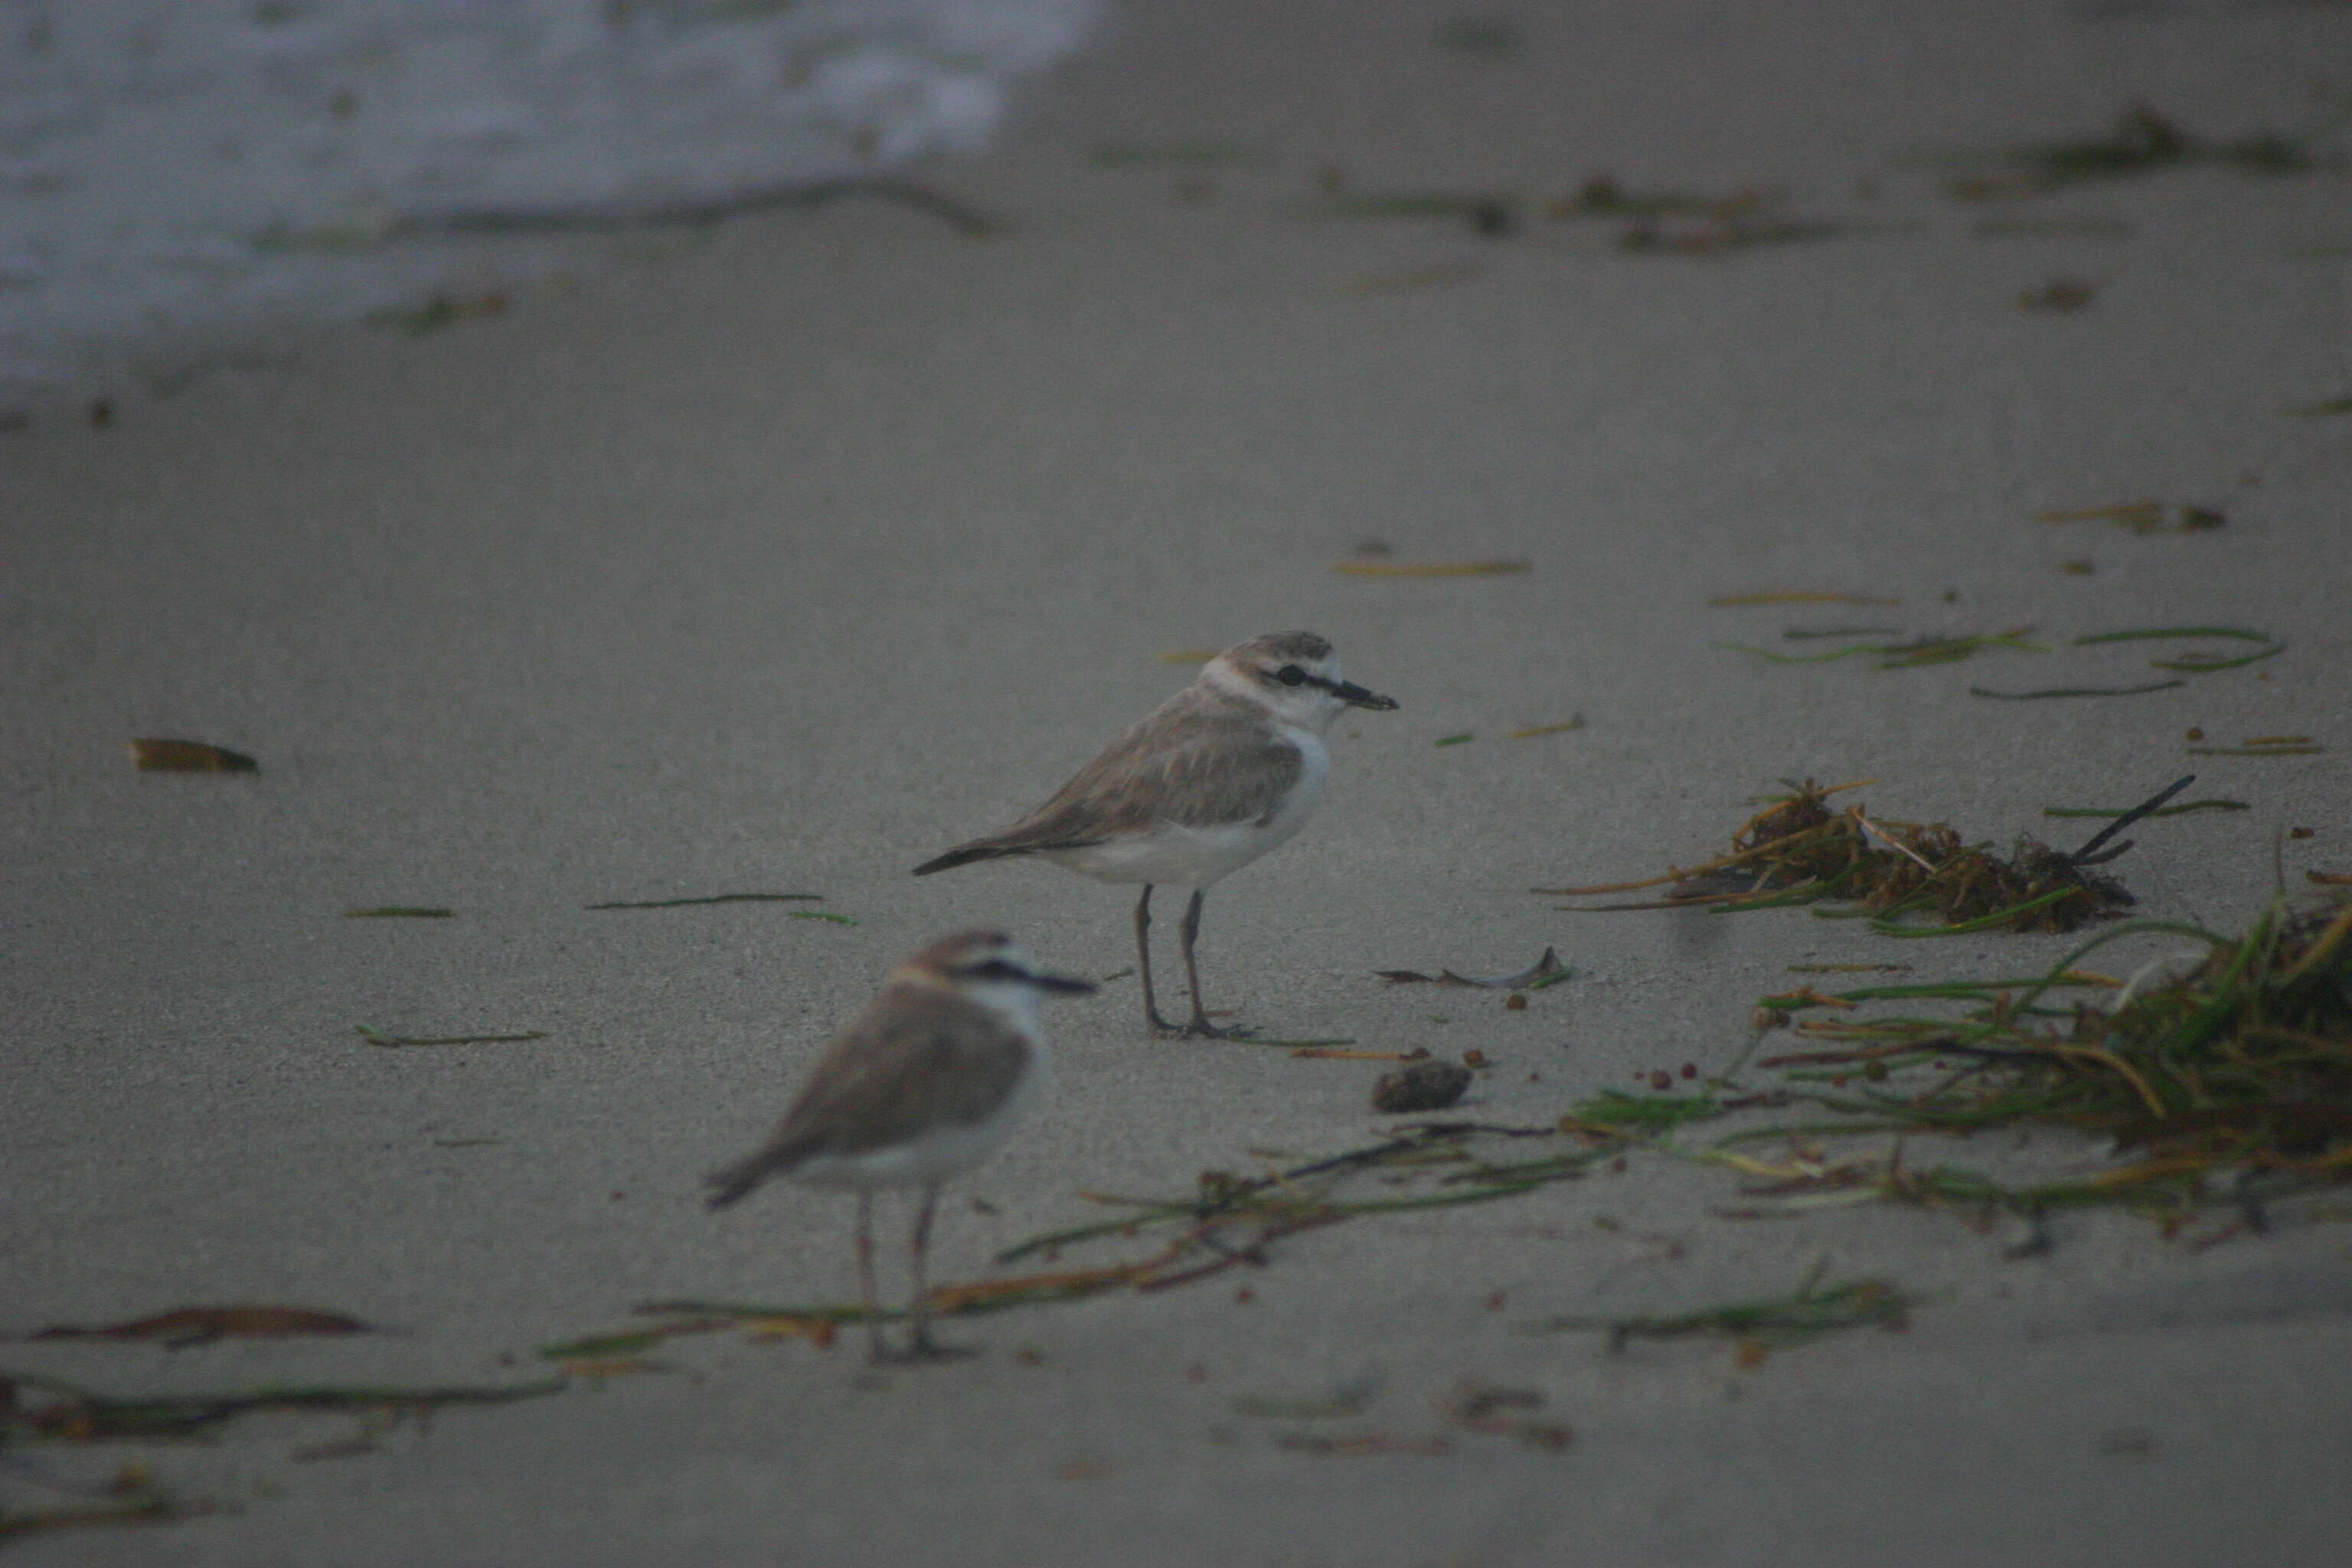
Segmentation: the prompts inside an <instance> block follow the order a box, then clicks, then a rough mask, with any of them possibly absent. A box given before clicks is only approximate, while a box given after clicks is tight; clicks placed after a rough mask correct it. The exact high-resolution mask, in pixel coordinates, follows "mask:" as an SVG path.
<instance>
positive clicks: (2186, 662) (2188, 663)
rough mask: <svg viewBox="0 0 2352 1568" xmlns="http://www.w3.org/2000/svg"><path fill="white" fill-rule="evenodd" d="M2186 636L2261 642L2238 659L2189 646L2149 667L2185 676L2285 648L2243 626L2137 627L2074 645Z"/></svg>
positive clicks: (2228, 666) (2101, 634)
mask: <svg viewBox="0 0 2352 1568" xmlns="http://www.w3.org/2000/svg"><path fill="white" fill-rule="evenodd" d="M2187 637H2211V638H2218V639H2222V640H2227V641H2234V642H2254V643H2261V644H2263V645H2264V646H2263V647H2261V648H2259V649H2257V650H2256V651H2254V652H2252V653H2250V654H2246V655H2244V656H2243V657H2242V658H2229V657H2227V656H2226V655H2223V654H2219V653H2208V652H2205V651H2203V650H2202V649H2195V648H2192V649H2190V650H2189V652H2187V653H2184V654H2180V655H2179V656H2177V657H2175V658H2152V659H2149V660H2148V661H2147V662H2148V667H2149V668H2152V669H2170V670H2177V671H2180V672H2183V673H2186V674H2189V675H2208V674H2210V673H2212V672H2213V671H2214V670H2217V669H2237V668H2242V666H2245V665H2249V664H2254V663H2257V662H2259V661H2261V660H2263V659H2265V658H2272V657H2273V656H2274V655H2277V654H2281V653H2284V652H2285V651H2286V644H2284V643H2283V642H2281V641H2279V640H2278V638H2276V637H2273V636H2271V634H2270V633H2268V632H2258V631H2252V630H2250V629H2248V628H2247V627H2244V626H2141V627H2136V628H2134V629H2132V630H2130V631H2120V632H2095V633H2092V634H2091V635H2089V636H2087V637H2076V638H2075V639H2074V647H2095V646H2096V645H2099V644H2102V643H2119V642H2151V641H2163V640H2166V639H2178V638H2187Z"/></svg>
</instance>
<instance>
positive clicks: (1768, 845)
mask: <svg viewBox="0 0 2352 1568" xmlns="http://www.w3.org/2000/svg"><path fill="white" fill-rule="evenodd" d="M1853 787H1855V786H1853V785H1852V784H1840V785H1836V786H1833V787H1827V788H1825V787H1823V786H1822V785H1821V784H1816V783H1814V782H1813V781H1812V780H1811V779H1808V780H1806V781H1805V782H1804V783H1803V784H1790V786H1789V788H1790V793H1789V794H1788V795H1779V796H1774V797H1772V799H1771V801H1770V803H1769V805H1767V806H1766V808H1765V809H1764V810H1762V811H1759V812H1758V813H1756V814H1755V815H1754V816H1750V817H1749V818H1748V820H1747V821H1746V822H1744V823H1742V824H1740V826H1739V827H1738V830H1737V831H1735V832H1734V833H1733V834H1732V836H1731V852H1730V853H1729V854H1727V855H1723V856H1718V857H1717V858H1715V859H1712V860H1709V861H1706V863H1704V864H1702V865H1699V866H1696V867H1691V868H1672V867H1670V868H1668V869H1667V871H1666V873H1665V874H1664V876H1660V877H1653V878H1649V879H1644V880H1642V881H1636V882H1613V883H1607V884H1602V885H1600V886H1592V887H1579V888H1538V889H1534V890H1535V891H1536V892H1538V893H1549V894H1559V895H1565V896H1568V897H1585V896H1589V895H1592V894H1598V893H1617V892H1627V891H1631V890H1633V889H1640V888H1654V887H1661V886H1663V887H1666V888H1667V889H1669V890H1668V892H1667V894H1666V896H1665V898H1664V899H1663V900H1658V901H1654V902H1645V903H1636V904H1604V905H1597V906H1594V905H1568V906H1563V907H1565V908H1571V909H1579V908H1581V909H1596V908H1597V909H1601V910H1612V911H1613V910H1649V909H1675V908H1681V907H1684V906H1685V905H1706V906H1711V907H1712V908H1714V909H1716V910H1725V911H1732V910H1755V909H1773V908H1779V907H1780V906H1782V905H1788V904H1804V903H1815V902H1820V901H1823V900H1837V901H1840V902H1843V903H1844V904H1846V905H1848V906H1849V907H1847V908H1844V909H1822V910H1815V911H1814V912H1815V913H1817V914H1821V915H1825V916H1838V915H1854V916H1864V917H1868V918H1869V919H1870V921H1871V925H1872V929H1874V930H1875V931H1879V932H1881V933H1883V934H1885V935H1888V936H1940V935H1948V934H1952V933H1956V932H1960V931H1990V930H2008V931H2074V930H2075V929H2077V928H2078V927H2081V926H2083V925H2084V924H2087V923H2088V922H2090V921H2095V920H2100V919H2104V918H2107V917H2109V916H2112V915H2113V914H2115V913H2116V911H2118V910H2123V909H2126V908H2128V907H2130V905H2131V904H2132V903H2133V902H2134V900H2133V898H2132V895H2131V894H2130V893H2129V892H2128V891H2126V889H2125V888H2124V887H2123V885H2122V884H2121V883H2120V882H2117V881H2116V880H2115V879H2113V878H2111V877H2107V876H2105V875H2103V874H2101V873H2099V872H2097V871H2095V870H2093V869H2092V866H2093V865H2095V864H2096V863H2098V862H2097V861H2094V860H2092V859H2090V858H2086V854H2087V851H2089V850H2090V849H2091V848H2093V847H2095V844H2096V843H2097V842H2098V841H2097V840H2095V841H2094V844H2093V845H2085V846H2084V848H2083V849H2081V850H2076V851H2074V853H2072V854H2068V853H2066V852H2064V851H2063V850H2059V849H2053V848H2052V847H2050V846H2049V845H2047V844H2044V843H2042V842H2041V841H2040V840H2039V839H2036V838H2032V837H2027V836H2024V835H2021V836H2020V837H2018V839H2017V840H2016V842H2015V843H2014V844H2013V845H2012V846H2011V848H2010V851H2009V853H2008V854H2006V855H2003V854H2000V852H1998V851H1997V850H1995V849H1994V847H1992V846H1991V845H1990V843H1970V842H1968V841H1967V840H1965V839H1963V838H1962V837H1960V836H1959V834H1958V833H1957V832H1956V831H1954V830H1953V829H1952V828H1951V827H1950V826H1948V825H1946V824H1944V823H1940V822H1938V823H1927V824H1921V823H1916V822H1895V821H1888V820H1882V819H1879V818H1875V817H1873V816H1871V815H1870V814H1869V812H1868V811H1867V810H1866V809H1865V808H1864V807H1863V806H1860V805H1851V806H1847V807H1845V808H1844V809H1843V810H1837V809H1834V808H1832V806H1831V805H1829V804H1828V797H1829V796H1831V795H1835V794H1837V793H1838V792H1839V791H1840V790H1844V789H1852V788H1853ZM2105 837H2106V836H2105V835H2102V836H2101V838H2102V839H2104V838H2105ZM2105 858H2112V856H2111V855H2110V856H2106V857H2101V859H2105ZM1915 915H1932V916H1933V917H1934V923H1924V924H1923V923H1919V922H1917V921H1912V920H1909V919H1907V918H1906V917H1910V916H1915Z"/></svg>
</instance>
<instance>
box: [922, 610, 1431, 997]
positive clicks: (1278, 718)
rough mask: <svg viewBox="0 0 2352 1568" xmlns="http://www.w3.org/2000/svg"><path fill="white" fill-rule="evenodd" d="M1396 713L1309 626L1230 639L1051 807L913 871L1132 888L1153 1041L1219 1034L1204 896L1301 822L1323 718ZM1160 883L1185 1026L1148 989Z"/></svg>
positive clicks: (1321, 753)
mask: <svg viewBox="0 0 2352 1568" xmlns="http://www.w3.org/2000/svg"><path fill="white" fill-rule="evenodd" d="M1395 706H1396V702H1395V701H1394V700H1393V699H1391V698H1387V697H1382V696H1381V695H1380V694H1379V693H1377V692H1372V691H1367V690H1365V689H1363V688H1362V687H1360V686H1358V685H1356V684H1355V683H1354V682H1353V681H1349V680H1343V679H1340V677H1339V659H1338V658H1337V657H1336V656H1335V655H1334V654H1333V653H1332V651H1331V645H1330V644H1329V643H1328V642H1326V641H1325V640H1324V639H1323V638H1321V637H1317V636H1316V635H1315V634H1314V633H1312V632H1268V633H1266V634H1265V636H1264V637H1252V638H1250V639H1249V640H1248V641H1247V642H1242V643H1235V644H1234V646H1233V647H1229V648H1227V649H1225V651H1224V652H1223V653H1221V654H1219V655H1218V656H1217V657H1216V658H1213V659H1211V660H1210V661H1209V662H1208V664H1207V665H1206V666H1205V667H1204V668H1202V671H1201V675H1200V679H1197V680H1195V681H1193V683H1192V685H1190V686H1188V687H1186V688H1185V689H1183V690H1181V691H1180V692H1178V693H1177V694H1176V695H1175V696H1173V697H1171V698H1170V699H1169V700H1167V701H1165V702H1163V703H1161V704H1160V706H1159V707H1158V708H1157V709H1155V710H1152V712H1151V713H1150V715H1149V716H1148V717H1146V718H1145V719H1144V720H1143V721H1142V722H1140V723H1139V724H1137V725H1136V726H1135V727H1134V728H1132V729H1130V730H1129V731H1128V732H1127V733H1126V734H1124V735H1121V736H1120V737H1119V738H1118V740H1116V741H1114V742H1111V743H1110V746H1109V748H1108V750H1106V751H1105V752H1103V753H1102V754H1101V755H1100V756H1098V757H1097V758H1096V759H1095V760H1094V761H1093V762H1090V763H1087V765H1086V766H1085V767H1083V768H1080V769H1079V770H1078V772H1077V775H1076V777H1075V778H1073V779H1071V780H1070V782H1069V783H1067V784H1064V785H1063V786H1062V787H1061V788H1060V789H1058V790H1056V791H1055V793H1054V796H1053V798H1052V799H1051V800H1048V801H1047V802H1045V805H1041V806H1039V807H1038V808H1037V809H1036V810H1034V811H1033V812H1031V813H1030V814H1029V815H1028V816H1024V817H1023V818H1022V819H1021V820H1020V821H1018V822H1016V823H1014V824H1013V826H1010V827H1008V828H1006V829H1005V830H1004V831H1003V832H1002V833H992V834H990V835H988V836H987V837H984V838H975V839H972V840H971V842H970V843H968V844H959V845H957V846H956V847H954V848H952V849H950V850H949V851H948V852H947V853H946V854H944V855H941V856H939V857H937V858H933V859H929V860H926V861H924V862H923V863H922V864H921V865H919V866H918V867H916V868H915V875H916V876H918V877H928V876H929V875H930V874H931V873H932V872H934V871H944V870H946V869H948V868H950V867H951V866H966V865H970V864H971V862H972V861H975V860H1002V859H1007V858H1013V857H1016V856H1030V855H1034V856H1035V857H1037V858H1040V859H1042V860H1048V861H1051V862H1052V863H1053V864H1055V865H1056V866H1065V867H1067V868H1069V869H1071V870H1073V871H1081V872H1084V873H1085V874H1086V875H1087V876H1089V877H1092V878H1094V879H1097V881H1104V882H1140V883H1142V884H1143V895H1142V897H1141V898H1139V899H1138V900H1136V903H1135V955H1136V963H1137V966H1138V968H1139V970H1140V971H1141V973H1142V975H1143V1016H1144V1018H1145V1020H1146V1021H1147V1022H1148V1023H1149V1025H1150V1028H1151V1030H1152V1032H1153V1033H1154V1034H1156V1035H1162V1036H1167V1035H1186V1036H1193V1035H1205V1036H1210V1037H1225V1036H1226V1035H1227V1033H1228V1031H1225V1030H1223V1029H1219V1028H1216V1027H1215V1026H1213V1025H1211V1024H1210V1022H1209V1015H1208V1013H1207V1011H1206V1010H1205V1009H1204V1008H1203V1007H1202V1005H1201V972H1200V968H1199V966H1198V964H1197V963H1195V961H1194V959H1193V953H1192V949H1193V944H1194V942H1196V941H1197V940H1198V939H1199V937H1200V934H1201V901H1202V897H1203V895H1205V894H1206V893H1207V891H1208V889H1209V888H1210V886H1211V885H1212V884H1213V883H1215V882H1216V881H1217V880H1218V879H1220V878H1223V877H1225V876H1227V875H1229V874H1230V873H1232V872H1234V871H1237V870H1239V869H1241V868H1243V867H1244V866H1246V865H1248V864H1249V863H1250V862H1251V861H1253V860H1255V859H1256V858H1258V857H1259V856H1261V855H1263V854H1265V852H1266V851H1267V850H1269V849H1272V848H1273V847H1275V846H1276V845H1277V844H1280V843H1281V842H1282V841H1283V840H1285V839H1286V838H1288V837H1290V836H1291V835H1292V834H1294V833H1296V832H1297V831H1298V830H1299V828H1300V827H1301V826H1304V825H1305V823H1306V821H1307V813H1308V812H1309V811H1310V810H1312V809H1313V808H1314V805H1315V798H1316V796H1317V795H1320V794H1322V792H1323V777H1324V774H1325V773H1328V772H1329V771H1330V765H1331V754H1330V752H1328V750H1327V749H1326V748H1325V746H1324V744H1323V732H1324V731H1326V730H1328V729H1329V728H1330V727H1331V721H1332V720H1334V719H1336V718H1338V717H1339V714H1340V713H1341V712H1342V711H1343V710H1346V709H1349V708H1370V709H1376V710H1385V709H1391V708H1394V707H1395ZM1162 883H1165V884H1167V885H1168V886H1170V887H1175V888H1189V889H1192V902H1191V903H1189V904H1188V905H1186V906H1185V910H1184V923H1183V926H1182V931H1183V936H1184V977H1185V979H1186V981H1187V982H1189V983H1190V984H1191V986H1192V1019H1191V1021H1190V1022H1188V1023H1187V1024H1185V1025H1184V1026H1183V1027H1181V1029H1180V1028H1177V1027H1176V1026H1172V1025H1171V1024H1170V1023H1169V1022H1168V1020H1166V1019H1165V1018H1162V1017H1161V1016H1160V1007H1159V1004H1158V1003H1157V1002H1156V1001H1155V1000H1154V999H1153V996H1152V993H1151V942H1150V930H1151V889H1153V888H1154V887H1156V886H1159V885H1160V884H1162Z"/></svg>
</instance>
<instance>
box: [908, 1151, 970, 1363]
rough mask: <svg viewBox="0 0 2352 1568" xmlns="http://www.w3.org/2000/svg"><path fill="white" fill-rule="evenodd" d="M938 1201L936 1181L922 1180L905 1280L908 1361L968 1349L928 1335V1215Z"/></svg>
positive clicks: (953, 1354)
mask: <svg viewBox="0 0 2352 1568" xmlns="http://www.w3.org/2000/svg"><path fill="white" fill-rule="evenodd" d="M939 1204H940V1184H938V1183H937V1182H925V1183H924V1184H923V1201H922V1203H921V1205H919V1207H918V1208H917V1209H916V1210H915V1235H914V1241H913V1245H912V1247H911V1251H912V1253H913V1262H912V1264H911V1266H910V1267H909V1268H908V1284H909V1287H910V1288H911V1289H912V1290H913V1292H914V1293H913V1294H912V1295H911V1296H909V1297H908V1301H907V1316H908V1319H910V1320H911V1321H912V1331H911V1332H910V1333H909V1334H908V1340H907V1355H906V1359H907V1360H908V1361H946V1360H950V1359H951V1358H953V1357H956V1356H967V1355H970V1354H971V1353H972V1352H970V1351H968V1350H965V1349H963V1348H961V1346H956V1345H942V1344H940V1343H938V1342H935V1341H934V1340H933V1339H932V1338H931V1301H930V1279H929V1274H930V1268H929V1261H930V1254H931V1215H932V1213H933V1212H934V1211H935V1210H937V1209H938V1207H939Z"/></svg>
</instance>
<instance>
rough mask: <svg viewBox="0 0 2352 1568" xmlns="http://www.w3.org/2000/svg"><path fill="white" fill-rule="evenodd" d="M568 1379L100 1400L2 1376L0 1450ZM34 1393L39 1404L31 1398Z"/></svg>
mask: <svg viewBox="0 0 2352 1568" xmlns="http://www.w3.org/2000/svg"><path fill="white" fill-rule="evenodd" d="M563 1387H564V1384H563V1382H562V1380H561V1379H550V1380H547V1381H544V1382H538V1383H518V1384H488V1385H480V1386H468V1385H464V1384H449V1385H438V1386H436V1385H426V1386H422V1387H414V1388H411V1387H400V1386H373V1385H360V1386H348V1387H345V1386H334V1385H320V1386H294V1387H284V1388H276V1387H272V1388H256V1389H243V1390H236V1391H230V1392H225V1393H217V1394H131V1395H127V1396H123V1397H115V1396H111V1395H107V1394H94V1393H92V1392H90V1391H89V1390H88V1389H84V1388H80V1387H77V1386H75V1385H73V1384H67V1383H62V1382H60V1381H58V1379H56V1378H53V1377H50V1376H48V1375H47V1374H46V1373H23V1372H10V1371H5V1370H0V1388H5V1389H7V1390H8V1391H9V1393H10V1395H11V1397H10V1398H9V1399H7V1400H5V1401H0V1443H7V1444H14V1443H18V1442H26V1443H44V1442H46V1443H153V1442H169V1441H172V1440H173V1439H176V1438H189V1437H196V1436H203V1435H204V1434H205V1433H206V1432H209V1431H210V1430H212V1429H213V1428H215V1427H216V1426H220V1425H222V1424H223V1423H224V1422H228V1421H233V1420H235V1419H236V1418H237V1417H238V1416H240V1415H255V1414H257V1413H258V1412H261V1411H310V1410H326V1411H361V1410H378V1411H383V1412H384V1413H386V1414H387V1415H393V1416H394V1417H399V1416H406V1415H423V1414H425V1413H426V1412H429V1411H435V1410H441V1409H446V1408H450V1407H454V1406H459V1405H507V1404H511V1403H513V1402H514V1401H516V1400H520V1399H537V1398H541V1397H542V1396H544V1395H546V1394H558V1393H561V1392H562V1390H563ZM28 1394H31V1395H34V1396H35V1397H33V1398H27V1397H26V1395H28Z"/></svg>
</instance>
